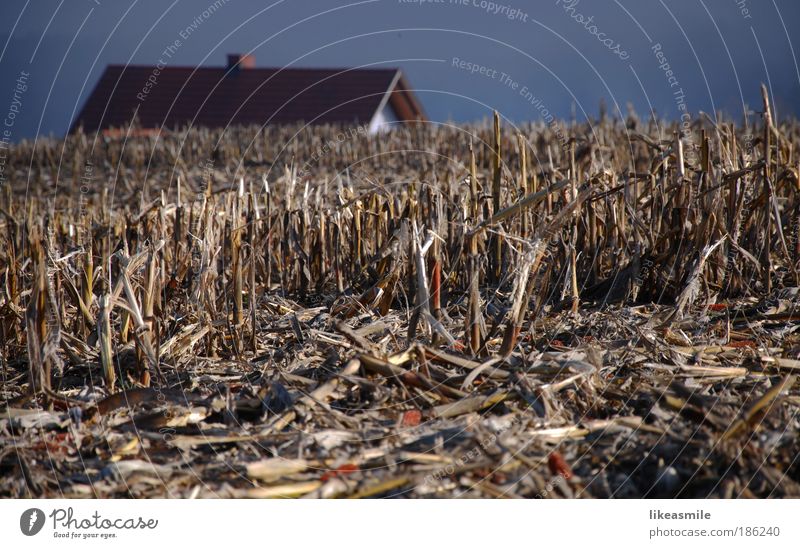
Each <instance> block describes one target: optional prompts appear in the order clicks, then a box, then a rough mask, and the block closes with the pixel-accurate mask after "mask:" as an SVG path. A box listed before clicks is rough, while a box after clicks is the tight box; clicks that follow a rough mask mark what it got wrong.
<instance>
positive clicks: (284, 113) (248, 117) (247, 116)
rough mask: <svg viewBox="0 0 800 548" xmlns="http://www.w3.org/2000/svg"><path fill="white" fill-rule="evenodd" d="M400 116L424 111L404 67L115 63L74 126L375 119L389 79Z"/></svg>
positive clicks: (415, 117)
mask: <svg viewBox="0 0 800 548" xmlns="http://www.w3.org/2000/svg"><path fill="white" fill-rule="evenodd" d="M393 84H394V88H393V90H394V91H393V93H392V94H391V95H390V97H389V101H390V104H391V105H392V107H393V109H394V110H395V113H396V115H397V118H398V119H399V120H424V119H425V115H424V113H423V111H422V108H421V107H420V105H419V103H418V102H417V100H416V98H415V97H414V95H413V92H412V91H410V89H409V87H408V84H407V82H406V81H405V79H404V78H403V76H402V74H401V73H400V71H399V69H301V68H288V69H287V68H284V69H279V68H239V67H235V68H233V69H232V70H228V69H227V68H222V67H165V68H161V70H158V68H157V67H152V66H141V65H138V66H137V65H128V66H122V65H109V66H108V67H107V68H106V70H105V72H104V73H103V76H102V77H101V78H100V81H99V82H98V84H97V86H96V87H95V89H94V91H92V94H91V95H90V96H89V99H88V100H87V101H86V104H85V105H84V107H83V110H82V111H81V113H80V115H79V116H78V118H77V119H76V120H75V123H74V124H73V129H76V128H77V127H79V126H83V128H84V130H85V131H94V130H100V129H108V128H111V127H126V126H127V125H128V124H129V122H130V120H131V118H132V116H133V114H134V112H136V114H137V116H138V120H139V123H140V125H141V127H143V128H155V127H164V128H166V129H173V128H175V127H183V126H186V125H188V124H192V125H199V126H203V127H224V126H227V125H250V124H258V125H262V124H267V123H272V124H282V123H293V122H299V121H305V122H309V123H344V124H347V123H356V124H368V123H369V122H370V120H371V119H372V117H373V116H374V115H375V113H376V111H377V110H378V107H379V106H381V103H382V100H383V98H384V96H385V95H386V94H387V92H388V91H389V90H390V86H392V85H393Z"/></svg>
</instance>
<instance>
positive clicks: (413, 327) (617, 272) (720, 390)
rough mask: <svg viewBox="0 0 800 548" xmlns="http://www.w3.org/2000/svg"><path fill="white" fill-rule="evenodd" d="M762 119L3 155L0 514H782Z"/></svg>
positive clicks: (772, 169) (790, 454)
mask: <svg viewBox="0 0 800 548" xmlns="http://www.w3.org/2000/svg"><path fill="white" fill-rule="evenodd" d="M764 96H765V97H766V94H765V95H764ZM765 111H766V113H765V115H764V116H763V118H762V119H758V120H752V119H751V120H749V122H748V124H747V125H744V124H739V123H734V122H733V121H718V123H716V124H715V123H713V122H711V120H710V119H708V118H700V119H698V121H696V122H695V123H694V125H693V126H692V127H691V128H690V129H691V132H688V133H685V134H680V133H679V131H681V127H680V126H678V125H676V124H673V123H666V122H661V121H656V120H650V121H644V120H640V119H637V118H636V117H635V116H631V117H629V118H628V119H626V120H611V119H607V118H602V119H600V120H597V121H594V123H591V124H589V123H587V124H570V123H554V124H549V125H544V124H538V125H525V126H521V127H514V126H513V125H511V124H508V123H505V122H502V123H501V120H499V118H498V117H497V116H496V115H495V119H494V120H493V121H491V120H490V121H488V122H487V123H485V124H484V125H477V126H447V125H435V124H420V125H418V126H407V127H404V128H398V129H397V130H395V131H391V132H388V133H383V134H379V135H377V136H375V135H368V134H367V132H366V131H363V128H345V127H329V126H325V127H313V128H312V127H305V128H304V127H300V126H297V127H267V128H265V129H263V130H258V129H257V128H252V129H233V130H228V131H227V132H224V133H223V132H220V131H209V130H197V129H193V130H189V131H186V132H174V133H164V134H161V135H160V136H153V135H150V136H148V135H142V136H128V137H127V138H126V137H125V135H124V134H120V136H119V137H104V136H95V135H83V134H77V135H71V136H68V137H67V138H66V139H65V140H43V141H42V140H40V141H38V142H37V143H36V144H35V145H33V144H32V143H21V144H19V145H18V146H15V147H14V148H13V149H12V150H11V152H10V158H9V167H8V172H9V173H10V177H9V183H8V184H7V185H6V186H5V189H4V193H3V196H2V199H1V200H0V202H1V203H2V209H1V210H0V211H1V212H2V221H0V222H1V223H2V228H1V229H0V275H1V276H2V278H3V288H4V289H3V295H2V297H1V298H0V305H1V306H2V308H0V337H2V338H1V339H0V359H2V398H1V399H2V402H3V403H2V405H3V410H2V417H1V418H0V440H2V441H0V443H1V444H2V450H0V495H1V496H4V497H28V496H30V497H142V498H148V497H167V496H169V497H354V498H363V497H489V498H498V497H511V498H516V497H526V498H586V497H598V498H607V497H778V496H793V497H796V496H800V463H799V462H798V455H800V436H798V431H799V430H800V419H798V416H797V412H798V409H800V386H798V384H797V383H796V382H795V380H796V375H797V373H798V371H800V337H798V334H797V333H796V330H797V327H798V323H797V322H798V319H800V311H798V310H797V309H796V305H797V304H798V303H800V293H799V291H800V290H799V289H798V286H800V284H799V283H798V270H797V268H798V259H799V258H800V239H798V235H800V181H798V156H797V152H796V149H797V146H798V141H800V126H798V125H797V124H796V123H788V122H787V123H781V124H780V125H777V124H775V123H774V122H773V121H772V118H771V116H770V109H769V104H768V102H767V101H766V99H765Z"/></svg>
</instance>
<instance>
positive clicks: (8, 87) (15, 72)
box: [0, 0, 800, 141]
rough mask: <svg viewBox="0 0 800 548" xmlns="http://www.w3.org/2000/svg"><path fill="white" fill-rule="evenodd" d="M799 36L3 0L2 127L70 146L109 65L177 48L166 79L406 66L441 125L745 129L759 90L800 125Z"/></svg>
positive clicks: (612, 18)
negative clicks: (724, 123)
mask: <svg viewBox="0 0 800 548" xmlns="http://www.w3.org/2000/svg"><path fill="white" fill-rule="evenodd" d="M215 2H216V5H215V7H213V8H210V6H212V5H214V4H215ZM204 12H205V15H204ZM799 21H800V2H797V1H796V0H758V1H756V0H740V1H737V0H696V1H688V0H639V1H634V0H578V1H577V2H576V0H547V1H530V0H528V1H521V0H493V1H491V2H490V1H489V0H439V1H438V2H437V1H424V0H423V1H422V2H420V1H404V0H367V1H360V2H352V1H341V0H283V1H281V0H272V1H270V0H265V1H264V2H255V1H247V0H193V1H185V0H182V1H173V0H159V1H156V0H139V1H133V0H131V1H120V0H116V1H112V0H63V1H61V0H37V1H31V2H26V1H25V0H3V1H2V3H0V46H2V48H3V49H2V50H0V54H2V57H0V74H1V75H2V80H0V81H2V82H3V85H2V86H0V115H4V114H5V112H6V111H7V108H6V105H8V108H9V109H10V108H11V105H12V104H16V105H17V107H18V108H17V110H18V111H19V112H18V113H17V115H16V117H15V122H14V125H13V134H12V137H11V140H13V141H17V140H19V139H22V138H31V137H34V136H36V135H42V134H50V133H53V134H55V135H63V134H64V133H65V131H66V130H67V129H68V128H69V125H70V123H71V121H72V120H73V119H74V117H76V116H77V114H78V112H79V110H80V108H81V106H82V105H83V102H84V101H85V100H86V97H87V96H88V94H89V93H90V92H91V89H92V88H93V86H94V84H95V83H96V82H97V80H98V78H99V77H100V74H101V73H102V70H103V68H104V67H105V66H106V65H107V64H110V63H123V64H124V63H135V64H155V63H156V62H157V61H158V60H159V58H161V57H162V55H163V52H164V50H165V48H166V47H167V46H169V45H170V44H173V43H174V41H175V40H176V39H178V40H180V41H181V45H180V47H179V48H177V50H176V51H175V52H174V54H173V55H172V57H171V58H170V59H169V61H168V64H169V65H172V66H174V65H198V64H203V65H222V64H224V62H225V56H226V54H227V53H230V52H252V53H253V54H254V55H255V56H256V64H257V65H259V66H286V65H292V66H305V67H349V66H400V67H402V68H403V69H404V71H405V72H406V74H407V76H408V78H409V80H410V82H411V84H412V86H413V87H415V88H417V89H418V94H419V97H420V99H421V101H422V103H423V105H424V107H425V110H426V111H427V114H428V115H429V117H430V118H431V119H433V120H438V121H447V120H454V121H459V122H464V121H473V120H479V119H482V118H484V117H486V116H487V115H488V114H489V113H490V112H491V110H492V109H497V110H498V111H500V112H501V114H502V115H503V116H505V117H506V118H508V119H509V120H512V121H514V122H520V121H524V120H541V119H543V117H544V116H545V113H546V114H548V115H549V114H552V115H555V116H557V117H563V118H570V117H571V116H572V115H573V112H574V114H575V116H576V118H577V119H578V120H583V119H586V117H587V116H591V117H595V116H596V115H597V112H598V105H599V102H600V100H601V98H603V99H604V100H605V101H606V103H607V105H608V110H609V113H610V114H618V109H619V110H621V111H622V112H623V113H626V112H627V104H629V103H630V104H632V105H633V107H634V108H635V109H636V110H637V111H638V112H639V113H640V114H643V115H647V114H649V112H651V110H652V111H655V112H656V113H657V114H658V115H660V116H663V117H666V118H673V119H674V118H677V117H678V116H679V115H680V111H679V110H678V106H679V101H678V100H677V97H678V96H677V95H676V92H677V91H678V90H680V91H681V93H680V96H681V97H682V99H681V100H682V101H685V103H686V105H687V107H688V109H689V110H690V111H691V112H692V113H697V112H698V111H701V110H702V111H705V112H708V113H714V112H716V111H723V112H725V113H726V114H727V115H728V116H732V117H734V119H736V120H741V118H742V115H743V112H744V109H745V105H747V106H749V108H751V109H753V110H759V109H760V103H761V100H760V93H759V85H760V83H761V82H764V83H767V84H768V85H769V88H770V91H771V93H772V95H773V99H774V101H775V104H776V106H777V113H778V115H779V117H785V116H796V115H797V113H798V111H800V72H799V71H798V65H797V60H796V53H795V51H794V48H797V47H800V37H799V36H798V31H797V30H796V29H797V26H798V25H797V23H798V22H799ZM182 36H185V37H186V38H182ZM667 65H669V66H668V67H667ZM475 67H477V68H475ZM668 70H669V71H670V72H667V71H668ZM24 73H26V74H28V75H29V76H28V78H27V79H26V88H25V90H24V91H23V92H20V91H19V89H18V86H17V84H16V80H17V79H18V78H19V76H20V75H21V74H24ZM15 92H16V93H17V96H16V101H15ZM0 117H1V116H0Z"/></svg>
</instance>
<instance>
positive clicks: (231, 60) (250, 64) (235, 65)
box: [226, 53, 256, 74]
mask: <svg viewBox="0 0 800 548" xmlns="http://www.w3.org/2000/svg"><path fill="white" fill-rule="evenodd" d="M255 67H256V58H255V56H253V55H250V54H249V53H229V54H228V66H227V67H226V68H227V69H228V70H229V71H230V72H231V74H236V73H237V72H239V71H240V70H246V69H251V68H255Z"/></svg>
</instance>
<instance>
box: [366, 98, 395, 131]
mask: <svg viewBox="0 0 800 548" xmlns="http://www.w3.org/2000/svg"><path fill="white" fill-rule="evenodd" d="M398 120H399V118H398V117H397V114H396V113H395V111H394V109H393V108H392V105H390V104H389V103H388V102H387V103H386V104H385V105H384V106H383V108H382V109H381V111H380V112H379V113H378V114H377V115H376V116H375V117H374V118H373V119H372V122H371V123H370V125H369V132H370V133H371V134H374V133H379V132H381V131H389V130H390V129H392V127H394V126H395V125H396V124H394V123H393V122H397V121H398Z"/></svg>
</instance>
